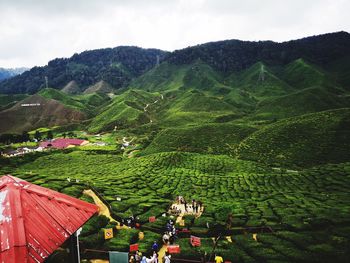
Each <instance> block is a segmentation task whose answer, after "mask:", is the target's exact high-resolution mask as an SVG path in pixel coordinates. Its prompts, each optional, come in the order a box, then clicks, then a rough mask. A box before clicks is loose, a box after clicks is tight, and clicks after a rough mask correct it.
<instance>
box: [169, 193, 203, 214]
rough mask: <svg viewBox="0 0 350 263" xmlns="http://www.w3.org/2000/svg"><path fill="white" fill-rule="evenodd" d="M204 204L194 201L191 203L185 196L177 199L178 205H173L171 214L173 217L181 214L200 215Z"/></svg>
mask: <svg viewBox="0 0 350 263" xmlns="http://www.w3.org/2000/svg"><path fill="white" fill-rule="evenodd" d="M202 207H203V206H202V202H201V201H196V200H195V199H192V201H191V202H187V201H186V199H185V198H184V197H183V196H178V197H177V198H176V204H173V205H172V206H171V208H170V213H171V214H173V215H176V216H178V215H180V214H198V213H200V212H201V209H202Z"/></svg>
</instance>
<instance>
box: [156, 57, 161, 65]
mask: <svg viewBox="0 0 350 263" xmlns="http://www.w3.org/2000/svg"><path fill="white" fill-rule="evenodd" d="M159 61H160V57H159V55H157V63H156V67H158V66H159Z"/></svg>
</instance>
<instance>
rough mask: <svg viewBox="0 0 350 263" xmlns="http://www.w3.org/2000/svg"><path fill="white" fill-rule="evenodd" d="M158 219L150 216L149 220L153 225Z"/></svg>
mask: <svg viewBox="0 0 350 263" xmlns="http://www.w3.org/2000/svg"><path fill="white" fill-rule="evenodd" d="M156 220H157V219H156V217H155V216H150V217H149V218H148V222H150V223H153V222H156Z"/></svg>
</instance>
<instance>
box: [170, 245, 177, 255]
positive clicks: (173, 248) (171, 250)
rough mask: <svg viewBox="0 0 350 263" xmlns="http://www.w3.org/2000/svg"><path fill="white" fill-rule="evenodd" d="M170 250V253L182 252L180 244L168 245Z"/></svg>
mask: <svg viewBox="0 0 350 263" xmlns="http://www.w3.org/2000/svg"><path fill="white" fill-rule="evenodd" d="M168 252H169V253H170V254H179V253H180V246H179V245H171V246H168Z"/></svg>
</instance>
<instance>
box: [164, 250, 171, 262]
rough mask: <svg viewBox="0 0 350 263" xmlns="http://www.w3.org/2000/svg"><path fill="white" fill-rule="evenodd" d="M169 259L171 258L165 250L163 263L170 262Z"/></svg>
mask: <svg viewBox="0 0 350 263" xmlns="http://www.w3.org/2000/svg"><path fill="white" fill-rule="evenodd" d="M170 259H171V255H169V253H168V252H165V256H164V261H163V262H164V263H170Z"/></svg>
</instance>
